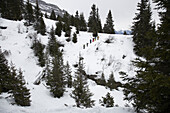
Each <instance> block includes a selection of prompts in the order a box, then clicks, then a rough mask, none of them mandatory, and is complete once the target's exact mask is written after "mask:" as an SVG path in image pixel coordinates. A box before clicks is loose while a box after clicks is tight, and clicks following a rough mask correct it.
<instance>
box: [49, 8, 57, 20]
mask: <svg viewBox="0 0 170 113" xmlns="http://www.w3.org/2000/svg"><path fill="white" fill-rule="evenodd" d="M50 19H52V20H57V18H56V14H55V12H54V10H52V11H51V15H50Z"/></svg>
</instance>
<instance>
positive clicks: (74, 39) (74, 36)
mask: <svg viewBox="0 0 170 113" xmlns="http://www.w3.org/2000/svg"><path fill="white" fill-rule="evenodd" d="M72 41H73V43H77V34H76V33H74V34H73V40H72Z"/></svg>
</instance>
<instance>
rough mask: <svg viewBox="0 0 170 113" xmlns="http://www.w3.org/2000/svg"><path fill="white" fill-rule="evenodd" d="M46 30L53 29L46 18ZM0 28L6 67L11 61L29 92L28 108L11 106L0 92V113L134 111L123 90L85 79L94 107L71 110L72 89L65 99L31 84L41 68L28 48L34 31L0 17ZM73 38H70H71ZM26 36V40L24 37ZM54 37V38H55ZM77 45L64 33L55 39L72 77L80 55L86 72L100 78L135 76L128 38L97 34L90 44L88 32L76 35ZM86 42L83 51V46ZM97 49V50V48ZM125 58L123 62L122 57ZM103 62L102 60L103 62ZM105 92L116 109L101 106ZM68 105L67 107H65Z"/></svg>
mask: <svg viewBox="0 0 170 113" xmlns="http://www.w3.org/2000/svg"><path fill="white" fill-rule="evenodd" d="M44 21H45V23H46V27H47V30H48V31H49V30H50V28H51V27H52V26H54V28H55V23H56V22H55V21H53V20H49V19H45V18H44ZM0 25H2V26H7V29H5V30H1V32H0V33H1V34H2V35H1V36H0V46H1V49H2V51H5V50H7V51H10V53H11V54H10V55H9V56H7V57H6V58H7V59H8V61H9V64H10V63H11V62H13V63H14V64H15V66H16V68H17V69H19V68H21V69H22V71H23V72H24V73H23V74H24V77H25V80H26V82H27V87H28V88H29V89H30V92H31V101H32V102H31V106H30V107H20V106H16V105H11V104H10V103H11V100H10V98H7V97H8V96H9V94H6V93H3V94H2V95H0V113H80V112H82V113H134V111H133V108H131V107H129V108H126V107H124V105H125V104H126V103H128V102H126V101H124V100H123V97H124V95H123V92H122V89H121V88H119V91H118V90H113V91H110V90H109V89H106V88H105V87H103V86H99V85H96V83H95V82H94V81H91V80H88V84H89V88H90V91H91V92H92V93H93V94H94V96H93V97H92V99H94V100H95V106H94V107H93V108H89V109H80V108H76V107H73V105H75V102H74V100H73V99H72V98H71V97H70V93H71V91H72V89H66V91H67V92H65V94H64V96H63V97H61V98H60V99H58V98H53V97H52V96H51V94H50V92H49V89H47V88H46V87H45V86H44V84H45V82H41V84H40V85H34V84H33V83H34V81H35V80H36V78H37V75H38V74H39V72H41V71H42V68H41V67H39V66H38V65H36V64H37V58H36V57H35V56H34V54H33V51H32V50H31V49H30V46H31V39H29V38H28V37H27V36H28V35H30V34H34V33H35V31H34V30H33V28H32V27H29V28H28V29H29V30H28V31H29V32H28V33H26V30H27V28H26V27H25V26H24V25H23V21H10V20H6V19H2V18H0ZM18 27H20V30H21V33H18ZM73 32H75V28H73V29H72V34H73ZM37 36H38V38H40V39H41V41H42V43H43V44H47V43H48V35H46V36H41V35H39V34H38V35H37ZM71 36H72V35H71ZM26 37H27V38H26ZM56 37H57V36H56ZM77 38H78V42H77V43H76V44H74V43H72V42H71V41H70V42H66V41H65V39H66V38H65V37H64V33H62V36H61V37H57V40H58V41H60V42H62V43H64V44H65V46H64V47H63V48H61V49H63V50H64V55H63V58H64V62H65V63H66V62H67V61H69V64H70V66H71V68H72V75H73V76H74V72H75V68H74V67H73V65H74V64H76V63H77V62H78V58H79V54H81V55H82V57H83V58H84V64H85V71H86V73H87V74H95V73H96V72H100V73H99V74H97V76H98V77H100V76H101V72H104V74H105V78H106V79H108V78H109V75H110V74H111V72H113V73H114V77H115V80H116V81H120V82H122V80H121V78H120V77H121V76H120V75H119V72H120V71H125V72H127V74H129V75H132V76H133V75H134V67H133V66H132V65H131V62H130V61H131V60H133V59H134V58H135V55H134V53H133V43H132V38H131V36H130V35H116V34H115V35H110V34H100V33H99V40H96V41H95V42H92V43H91V44H90V39H92V34H91V33H87V32H80V34H78V35H77ZM108 38H110V39H112V43H110V44H107V43H104V42H105V40H106V39H108ZM87 43H88V47H87V46H86V47H85V49H83V45H84V44H85V45H86V44H87ZM97 48H98V49H97ZM123 55H125V56H126V57H125V58H124V59H123V58H122V56H123ZM102 59H104V60H102ZM107 92H110V93H111V95H112V96H113V97H114V101H115V103H114V105H118V106H119V107H113V108H104V107H102V106H100V104H99V99H101V97H102V96H105V95H106V94H107ZM65 104H67V107H66V106H65Z"/></svg>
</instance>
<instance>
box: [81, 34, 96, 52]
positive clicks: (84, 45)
mask: <svg viewBox="0 0 170 113" xmlns="http://www.w3.org/2000/svg"><path fill="white" fill-rule="evenodd" d="M96 40H99V36H97V37H94V38H92V39H90V44H91V43H92V42H95V41H96ZM88 45H89V43H86V44H83V49H85V48H86V46H87V47H88Z"/></svg>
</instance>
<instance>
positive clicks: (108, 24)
mask: <svg viewBox="0 0 170 113" xmlns="http://www.w3.org/2000/svg"><path fill="white" fill-rule="evenodd" d="M113 27H114V25H113V19H112V13H111V10H109V13H108V15H107V18H106V24H104V27H103V32H104V33H108V34H115V30H114V28H113Z"/></svg>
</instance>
